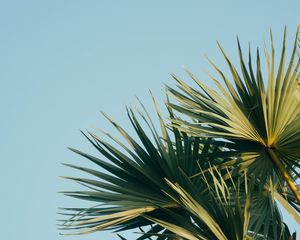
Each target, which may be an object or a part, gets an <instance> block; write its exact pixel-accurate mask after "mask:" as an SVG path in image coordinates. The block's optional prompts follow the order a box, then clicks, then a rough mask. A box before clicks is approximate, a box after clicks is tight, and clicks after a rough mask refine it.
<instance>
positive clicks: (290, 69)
mask: <svg viewBox="0 0 300 240" xmlns="http://www.w3.org/2000/svg"><path fill="white" fill-rule="evenodd" d="M297 38H298V30H297V33H296V37H295V41H294V46H293V48H292V53H291V57H290V59H289V62H288V63H287V66H286V60H285V58H286V57H285V55H286V49H285V48H286V32H285V33H284V40H283V47H282V53H281V56H280V62H279V64H278V70H277V71H275V50H274V45H273V39H272V34H271V54H269V52H268V50H267V48H266V47H265V49H264V50H265V57H266V65H267V76H266V77H265V76H264V74H263V71H262V69H261V62H260V54H259V51H257V57H256V68H253V67H252V62H251V55H250V53H249V64H248V67H246V64H245V62H244V59H243V55H242V51H241V48H240V44H239V42H238V50H239V58H240V67H241V73H239V72H238V71H237V70H236V68H235V67H234V65H233V64H232V62H231V61H230V60H229V58H228V57H227V55H226V53H225V51H224V50H223V48H222V47H221V46H220V45H219V47H220V49H221V52H222V54H223V56H224V57H225V60H226V62H227V64H228V66H229V70H230V72H231V78H232V79H233V82H234V85H233V84H232V83H231V81H230V80H229V78H228V77H226V76H225V74H224V73H223V72H222V71H221V70H220V69H219V68H218V67H217V66H216V65H215V64H214V63H213V62H212V61H210V62H211V64H212V65H213V67H214V68H215V70H216V72H217V73H218V74H219V75H220V78H221V79H222V80H223V82H224V83H225V86H223V85H222V84H221V83H220V82H219V81H218V80H217V79H216V78H214V77H212V76H210V78H211V79H212V81H213V82H214V83H215V85H216V87H217V88H218V91H216V90H214V89H212V88H210V87H208V86H207V85H205V84H204V83H203V82H202V81H200V80H198V79H197V78H196V77H195V76H194V75H193V74H192V73H190V72H189V71H187V72H188V74H189V75H190V77H191V78H192V79H193V80H194V81H195V82H196V84H197V85H198V87H200V89H201V90H202V91H199V90H196V89H194V88H192V87H191V86H189V85H187V84H186V83H184V82H183V81H181V80H180V79H179V78H178V77H176V76H173V77H174V79H175V80H176V81H177V83H178V87H179V89H180V90H181V91H177V90H174V89H173V88H168V90H169V92H170V93H171V94H172V95H173V96H174V97H175V98H176V100H177V101H178V102H179V103H180V104H179V105H176V104H170V106H171V107H172V108H174V109H176V110H178V111H179V112H181V113H184V114H186V115H188V116H190V117H191V118H193V119H194V120H195V121H194V122H189V121H185V120H181V119H176V120H173V125H174V126H177V127H178V128H179V129H180V130H182V131H185V132H187V133H189V134H191V135H193V136H200V137H213V138H218V139H221V140H220V142H222V141H223V143H222V144H223V145H226V146H227V148H228V150H234V152H232V153H229V152H227V153H224V156H226V157H228V156H229V155H230V154H231V157H229V158H227V159H226V160H224V161H223V165H226V166H229V165H231V166H232V165H233V166H238V167H239V168H240V169H244V168H247V169H248V170H249V174H250V173H254V174H256V175H257V176H258V177H260V180H261V182H262V183H266V182H267V181H268V179H269V177H270V176H272V175H273V173H274V172H275V173H276V174H277V176H279V181H280V180H281V179H282V178H284V179H285V180H286V181H287V183H288V185H289V187H290V188H291V190H292V192H293V193H294V195H295V198H296V201H298V203H299V201H300V195H299V193H298V192H297V189H296V188H295V184H294V183H293V182H295V181H296V179H298V178H299V176H300V174H299V171H298V169H299V167H300V99H299V91H298V88H297V86H298V84H299V81H300V69H299V67H300V59H299V58H298V57H297ZM266 82H267V86H265V84H266ZM221 154H222V153H221ZM263 185H264V184H262V186H263Z"/></svg>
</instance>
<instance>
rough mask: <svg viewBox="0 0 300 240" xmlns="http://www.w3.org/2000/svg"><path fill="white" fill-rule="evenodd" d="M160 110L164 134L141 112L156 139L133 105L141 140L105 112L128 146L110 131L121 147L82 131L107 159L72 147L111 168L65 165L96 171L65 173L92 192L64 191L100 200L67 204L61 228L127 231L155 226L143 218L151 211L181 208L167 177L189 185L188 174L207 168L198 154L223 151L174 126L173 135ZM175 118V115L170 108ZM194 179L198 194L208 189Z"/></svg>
mask: <svg viewBox="0 0 300 240" xmlns="http://www.w3.org/2000/svg"><path fill="white" fill-rule="evenodd" d="M157 111H158V117H159V120H160V124H161V130H162V137H161V136H160V135H159V134H158V133H157V132H156V130H155V128H154V127H153V123H152V122H151V120H150V118H149V115H148V114H147V112H144V113H142V112H140V117H141V118H143V119H144V120H145V123H146V124H147V125H148V126H149V129H150V131H151V133H152V136H151V137H150V136H148V135H147V134H146V132H145V128H143V127H142V126H141V125H140V123H139V121H138V118H137V116H136V114H135V113H134V112H133V111H132V110H131V109H128V110H127V112H128V117H129V119H130V121H131V124H132V126H133V127H134V129H135V132H136V133H137V136H138V140H134V139H133V137H131V136H130V135H129V134H128V133H127V132H126V131H125V130H124V129H123V128H122V127H121V126H120V125H118V124H117V123H116V122H115V121H113V120H112V119H111V118H110V117H109V116H107V115H106V114H105V116H106V118H107V119H108V120H109V122H110V123H112V124H113V126H114V127H115V128H116V129H117V130H118V131H119V132H120V134H121V135H122V136H123V137H124V139H125V140H126V141H127V143H128V145H129V146H127V145H125V144H124V143H122V142H121V141H119V140H118V139H116V138H115V137H113V136H111V135H110V134H108V133H105V135H106V136H107V137H109V139H110V140H113V141H114V142H115V143H116V145H117V146H118V147H115V146H113V145H112V144H109V143H108V142H107V141H104V140H103V139H101V138H99V137H98V136H96V135H95V134H93V133H89V134H88V135H87V134H85V133H83V134H84V136H85V137H86V138H87V139H88V140H89V141H90V142H91V143H92V145H93V146H94V147H95V148H96V149H97V150H98V151H99V152H100V153H101V154H102V155H103V156H104V157H105V158H106V159H105V160H103V159H101V158H98V157H95V156H91V155H89V154H86V153H83V152H81V151H79V150H76V149H71V150H72V151H73V152H75V153H77V154H79V155H81V156H83V157H85V158H87V159H88V160H90V161H91V162H93V163H95V164H96V165H98V167H101V168H102V169H104V170H105V171H106V172H103V171H101V170H100V171H99V170H95V169H94V168H93V169H90V168H85V167H80V166H75V165H71V164H65V165H66V166H69V167H72V168H74V169H78V170H81V171H83V172H85V173H87V174H90V175H93V176H94V177H95V178H94V179H86V178H76V177H65V178H67V179H70V180H73V181H76V182H78V183H81V184H82V185H84V186H85V187H87V188H89V190H86V191H68V192H63V193H64V194H65V195H67V196H71V197H75V198H79V199H84V200H88V201H95V202H97V203H98V205H97V206H95V207H92V208H88V209H86V208H66V209H65V210H66V211H67V212H70V213H64V214H66V216H68V217H69V218H67V219H66V220H64V222H63V223H62V225H61V229H62V230H73V233H76V234H86V233H92V232H96V231H100V230H104V229H115V230H126V229H132V228H136V227H141V226H146V225H149V226H150V225H151V224H153V223H152V222H151V221H149V220H147V219H145V218H143V215H145V214H146V213H148V214H150V215H149V216H152V217H156V218H160V219H164V218H165V217H166V213H165V212H164V211H162V210H161V209H162V208H163V209H171V210H172V209H175V210H176V211H177V212H181V211H182V209H180V208H179V206H178V205H177V204H176V202H174V199H173V198H171V197H170V196H171V195H172V193H170V191H171V190H172V188H171V187H170V186H169V185H168V184H167V182H166V181H165V178H167V179H170V181H173V182H178V183H180V184H181V185H182V186H187V187H188V185H187V182H188V181H190V180H189V179H188V178H187V177H186V176H191V175H194V174H196V173H197V171H198V170H199V166H201V167H203V168H206V166H205V162H204V161H201V163H199V154H200V156H201V153H203V154H204V153H206V152H217V151H221V150H220V149H219V148H216V147H215V146H213V145H211V144H210V143H207V144H200V143H199V139H198V138H197V137H196V138H194V137H188V136H187V135H186V134H182V133H180V132H179V131H178V130H177V129H175V128H174V129H173V131H172V134H173V137H171V136H170V134H169V130H168V129H167V128H166V126H165V123H164V122H163V120H162V118H161V115H160V113H159V110H158V109H157ZM170 116H171V117H172V116H173V114H172V111H171V110H170ZM171 138H172V140H171ZM153 142H154V143H153ZM120 148H121V149H120ZM207 166H208V164H207ZM192 182H193V183H195V184H197V186H198V191H199V192H201V191H203V192H205V191H207V189H206V185H204V184H203V182H201V179H199V178H194V179H193V180H192ZM171 192H172V191H171ZM166 193H169V195H167V194H166ZM70 216H71V217H70ZM156 231H157V232H161V231H163V228H161V227H160V226H154V227H153V228H152V229H151V231H150V232H151V233H152V234H155V232H156ZM168 232H169V231H168V230H165V231H164V233H165V234H167V233H168ZM139 239H145V238H142V237H141V238H139Z"/></svg>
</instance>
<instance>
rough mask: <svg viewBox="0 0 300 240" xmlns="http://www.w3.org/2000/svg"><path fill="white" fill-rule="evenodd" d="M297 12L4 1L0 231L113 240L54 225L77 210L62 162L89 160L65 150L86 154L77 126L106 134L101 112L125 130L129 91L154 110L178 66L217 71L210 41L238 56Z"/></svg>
mask: <svg viewBox="0 0 300 240" xmlns="http://www.w3.org/2000/svg"><path fill="white" fill-rule="evenodd" d="M299 9H300V2H299V1H298V0H297V1H258V0H256V1H254V0H252V1H221V0H220V1H200V0H197V1H196V0H195V1H174V0H172V1H171V0H165V1H117V0H109V1H108V0H107V1H105V0H97V1H96V0H85V1H83V0H82V1H79V0H69V1H67V0H51V1H41V0H39V1H30V0H28V1H14V0H10V1H4V0H2V1H0V106H1V115H0V116H1V117H0V128H1V138H0V152H1V157H0V158H1V175H0V178H1V179H0V184H1V185H0V187H1V198H0V201H1V207H2V209H1V218H0V226H1V227H0V228H1V233H0V238H1V239H3V240H17V239H22V240H40V239H43V240H53V239H60V240H62V239H70V240H73V239H74V240H79V239H90V240H96V239H103V240H105V239H112V237H109V234H107V233H99V234H94V235H90V236H81V237H63V236H59V235H58V231H57V230H56V226H55V224H56V219H57V218H58V216H57V215H56V212H57V211H58V207H59V206H61V207H64V206H76V205H77V206H83V205H84V204H83V203H82V202H81V201H79V200H75V201H74V200H72V199H69V198H67V197H64V196H62V195H60V194H57V193H56V192H58V191H61V190H66V189H68V190H69V189H78V188H79V187H78V186H77V185H75V184H72V183H69V182H66V181H64V180H62V179H60V178H59V176H61V175H75V174H77V172H76V171H74V170H70V169H67V168H66V167H63V166H62V165H60V163H62V162H68V163H76V164H81V165H85V164H86V161H84V160H83V159H81V158H80V157H78V156H76V155H74V154H73V153H71V152H69V151H68V150H67V149H66V148H67V147H68V146H72V147H77V148H81V149H83V150H86V151H88V152H93V150H92V148H91V147H90V146H89V145H88V144H87V143H86V141H85V140H84V138H83V137H82V135H81V134H80V133H79V129H83V130H84V129H89V130H93V129H95V128H96V127H101V128H104V129H105V130H108V131H110V130H111V127H110V126H108V124H107V122H106V121H104V119H103V118H102V117H101V115H100V113H99V111H100V110H104V111H105V112H107V113H109V114H110V115H111V116H113V118H114V119H116V120H118V121H119V122H120V123H122V124H123V126H124V127H125V128H128V130H129V132H133V131H132V129H131V128H129V125H128V121H127V120H126V119H125V104H126V105H130V104H133V103H134V102H135V95H136V96H138V97H140V98H141V99H142V100H143V102H144V103H146V105H147V106H149V107H150V106H151V100H150V97H149V93H148V89H151V90H152V91H153V92H154V94H155V95H156V96H157V98H158V100H159V101H160V102H161V103H162V101H163V83H168V84H171V85H172V84H174V83H173V82H172V81H171V79H170V77H169V74H170V73H171V72H175V73H178V74H179V75H180V76H181V75H182V76H184V74H183V70H182V68H183V66H186V67H188V68H190V69H191V70H192V71H193V72H195V73H196V74H198V76H200V77H202V79H205V74H204V69H207V68H208V64H207V62H206V60H205V58H204V56H205V54H207V55H209V56H211V57H212V58H213V59H215V61H216V62H217V63H219V65H221V66H223V59H222V58H221V56H220V54H219V52H218V50H217V47H216V43H215V40H220V41H221V42H222V44H223V46H224V47H225V49H227V52H229V53H230V55H231V56H234V59H236V58H235V56H236V47H235V37H236V35H237V34H238V35H239V36H240V39H241V42H242V43H243V44H244V46H245V47H247V44H248V41H250V42H251V43H252V46H253V47H255V46H257V45H259V46H262V43H263V41H264V40H267V39H268V31H269V28H270V27H272V29H273V31H274V36H275V41H276V42H278V43H279V42H280V41H281V38H279V37H280V36H281V35H282V34H281V33H282V31H283V28H284V26H285V25H286V26H287V27H288V29H289V37H291V36H292V35H291V34H292V33H294V30H295V28H296V25H297V24H299V23H300V14H299ZM289 40H290V39H289ZM185 79H188V78H187V77H185ZM289 223H290V224H291V225H290V226H291V228H292V230H294V229H296V228H297V225H296V224H295V223H293V222H292V221H290V220H289ZM298 227H299V226H298Z"/></svg>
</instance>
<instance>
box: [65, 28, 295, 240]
mask: <svg viewBox="0 0 300 240" xmlns="http://www.w3.org/2000/svg"><path fill="white" fill-rule="evenodd" d="M285 36H286V34H285V35H284V43H283V46H284V47H283V51H282V54H281V60H280V64H279V70H278V73H277V75H276V76H275V62H274V61H275V60H274V59H275V53H274V52H275V51H274V47H273V40H272V54H271V56H269V54H268V53H267V51H265V53H266V58H267V66H268V86H267V89H265V87H264V84H265V83H264V80H263V79H262V75H263V74H262V72H261V68H260V59H259V54H257V61H256V63H257V67H256V75H254V70H253V68H252V66H251V56H250V54H249V58H250V60H249V69H248V70H247V68H246V66H245V63H244V60H243V57H242V52H241V48H240V45H239V43H238V47H239V54H240V65H241V68H242V76H243V78H241V77H240V76H239V74H238V72H237V70H236V69H235V68H234V66H233V65H232V63H231V62H230V60H229V59H228V57H227V55H226V54H225V52H224V50H223V49H222V48H221V47H220V48H221V51H222V53H223V54H224V56H225V59H226V61H227V63H228V65H229V67H230V70H231V73H232V77H233V80H234V82H235V86H233V85H232V84H231V83H230V81H229V80H228V79H227V78H226V77H225V75H224V74H223V73H222V72H221V70H219V69H218V68H217V67H216V66H215V65H214V64H213V63H212V64H213V66H214V67H215V69H216V70H217V72H218V73H219V74H220V75H221V77H222V79H223V80H224V82H225V85H226V87H227V90H226V88H225V87H224V86H222V85H221V84H220V83H219V82H218V81H217V80H216V79H215V78H213V77H211V78H212V79H213V81H214V82H215V83H216V85H217V87H218V88H219V90H220V92H217V91H215V90H213V89H211V88H209V87H207V86H206V85H204V84H203V83H202V82H200V81H199V80H197V79H196V77H195V76H193V75H192V74H191V73H190V72H188V73H189V75H190V76H191V77H192V78H193V79H194V80H195V82H196V83H197V84H198V85H199V86H200V88H201V89H202V92H200V91H198V90H196V89H194V88H192V87H190V86H188V85H187V84H185V83H184V82H183V81H181V80H179V79H178V78H177V77H176V76H173V77H174V78H175V80H176V81H177V82H178V83H179V88H180V89H181V91H177V90H175V89H173V88H170V87H168V93H169V94H170V95H172V96H175V98H176V100H178V102H179V104H175V103H170V102H169V99H168V98H167V104H166V107H167V110H168V113H169V118H170V121H171V124H166V123H165V122H164V120H163V118H162V116H161V113H160V110H159V108H158V106H157V104H156V102H155V100H154V98H153V100H154V104H155V106H156V111H157V115H158V119H159V122H160V126H161V134H159V133H158V132H157V130H156V129H155V127H154V123H153V122H152V120H151V118H150V117H149V114H148V113H147V111H146V109H145V108H144V106H143V105H142V104H141V109H142V111H140V110H138V112H135V111H133V110H132V109H127V113H128V117H129V119H130V121H131V124H132V126H133V128H134V130H135V132H136V135H137V138H135V137H132V136H130V135H129V134H128V133H127V132H126V131H125V130H124V129H123V128H122V127H121V126H120V125H119V124H117V123H116V122H115V121H113V120H112V119H111V118H110V117H109V116H107V115H106V114H104V115H105V117H106V118H107V119H108V120H109V122H110V123H111V124H113V126H114V127H115V128H116V129H117V130H118V131H119V133H120V134H121V135H122V136H123V138H124V139H125V141H126V143H123V142H122V141H121V140H119V139H118V138H116V137H114V136H111V135H110V134H109V133H105V132H103V134H104V135H105V136H106V137H108V138H109V139H110V141H113V142H115V144H110V143H108V141H105V140H104V138H103V137H102V138H100V137H98V136H96V135H95V134H93V133H89V132H88V133H83V134H84V136H85V137H86V138H87V139H88V141H89V142H90V143H91V144H92V145H93V146H94V147H95V148H96V150H97V151H99V153H100V154H101V155H102V157H104V159H102V158H99V157H96V156H92V155H89V154H86V153H83V152H81V151H79V150H76V149H71V150H72V151H74V152H75V153H77V154H80V155H81V156H83V157H85V158H86V159H88V160H89V161H91V162H93V163H95V164H96V167H95V168H93V169H90V168H85V167H80V166H75V165H71V164H65V165H67V166H69V167H72V168H75V169H78V170H80V171H83V172H85V173H87V174H90V175H93V178H88V179H87V178H76V177H65V178H67V179H71V180H74V181H76V182H78V183H80V184H81V185H84V186H85V187H86V188H87V190H82V191H68V192H64V194H66V195H68V196H71V197H76V198H80V199H84V200H88V201H94V202H96V203H97V205H95V206H92V207H90V208H64V212H63V213H62V214H64V215H66V219H64V220H63V222H62V224H61V225H60V228H61V229H62V230H63V231H65V230H67V232H64V233H65V234H86V233H92V232H96V231H101V230H115V231H122V230H128V229H136V228H139V229H140V231H141V232H140V233H141V234H140V235H139V236H138V237H137V239H139V240H142V239H153V237H154V238H156V239H158V240H160V239H162V240H163V239H169V240H171V239H193V240H194V239H195V240H196V239H209V240H210V239H216V240H217V239H224V240H225V239H228V240H231V239H236V240H241V239H282V240H283V239H295V234H294V235H291V233H290V232H289V229H288V227H287V225H286V224H285V223H284V222H283V220H282V218H281V213H280V210H279V208H278V205H277V202H276V201H275V200H274V199H276V200H277V201H279V202H280V203H281V205H283V206H284V207H285V208H286V209H287V210H288V211H289V212H290V214H292V215H293V216H294V218H295V219H296V220H297V221H298V223H300V220H299V216H298V214H297V212H298V213H299V212H300V208H299V201H298V195H299V194H298V192H297V190H296V189H295V183H296V182H297V179H298V178H299V173H298V172H297V171H298V168H299V155H300V152H299V150H298V147H299V145H300V139H299V136H300V135H299V134H298V133H299V131H300V128H299V127H300V126H299V125H300V118H299V116H300V108H299V107H300V106H299V105H298V104H299V102H300V101H299V99H298V92H297V91H298V90H296V89H297V86H298V85H297V84H298V83H297V80H298V79H299V76H300V75H299V65H300V61H299V59H298V62H297V63H296V65H295V66H294V60H295V58H296V54H297V37H298V31H297V34H296V40H295V44H294V48H293V51H292V56H291V60H290V62H289V65H288V69H287V71H284V65H285V38H286V37H285ZM265 50H266V49H265ZM287 105H288V106H289V107H290V108H287V107H286V106H287ZM174 109H175V110H176V111H178V112H180V113H182V114H184V115H187V116H188V117H190V119H191V121H187V120H182V119H181V118H180V116H176V115H175V114H174V112H173V110H174ZM141 120H142V121H143V122H144V124H141ZM144 125H146V126H148V129H149V131H148V132H150V135H149V134H148V133H147V130H145V127H144ZM299 149H300V148H299ZM97 168H99V169H97ZM103 170H105V171H103ZM285 183H287V184H288V186H289V187H290V189H291V190H286V187H285ZM297 194H298V195H297ZM69 231H71V232H69ZM119 237H120V238H121V239H125V238H124V237H122V236H120V235H119Z"/></svg>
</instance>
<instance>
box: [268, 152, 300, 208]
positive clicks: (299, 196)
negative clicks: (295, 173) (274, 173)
mask: <svg viewBox="0 0 300 240" xmlns="http://www.w3.org/2000/svg"><path fill="white" fill-rule="evenodd" d="M267 151H268V154H269V156H270V158H271V159H272V161H273V162H274V164H275V165H276V166H277V167H278V169H279V171H280V172H281V174H282V176H283V177H284V179H285V181H286V183H287V184H288V186H289V188H290V189H291V191H292V193H293V194H294V196H295V198H296V200H297V202H298V203H300V194H299V192H298V189H297V187H296V185H295V184H294V181H293V180H292V179H291V177H290V175H289V174H288V172H287V171H286V169H285V167H284V166H283V164H282V162H281V161H280V159H279V158H278V156H277V155H276V153H275V152H274V151H273V149H271V148H268V149H267Z"/></svg>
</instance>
